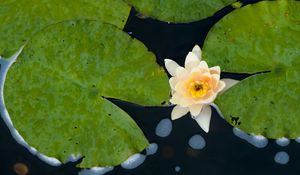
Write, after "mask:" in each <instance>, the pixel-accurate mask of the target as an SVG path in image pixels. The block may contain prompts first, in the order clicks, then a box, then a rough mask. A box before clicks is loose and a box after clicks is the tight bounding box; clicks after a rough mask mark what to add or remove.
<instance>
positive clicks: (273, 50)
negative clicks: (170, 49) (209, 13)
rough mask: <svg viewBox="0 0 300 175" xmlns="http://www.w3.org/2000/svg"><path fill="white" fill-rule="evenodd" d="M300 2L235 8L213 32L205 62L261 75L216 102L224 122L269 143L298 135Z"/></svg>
mask: <svg viewBox="0 0 300 175" xmlns="http://www.w3.org/2000/svg"><path fill="white" fill-rule="evenodd" d="M299 43H300V2H299V1H292V0H290V1H285V0H279V1H263V2H259V3H257V4H253V5H248V6H245V7H243V8H241V9H237V10H235V11H234V12H232V13H230V14H229V15H227V16H225V17H224V18H223V19H222V20H221V21H220V22H218V23H217V24H216V25H215V26H214V27H213V28H212V29H211V31H210V32H209V34H208V37H207V39H206V41H205V44H204V48H203V57H204V58H205V59H206V60H207V61H208V63H209V64H210V65H211V66H212V65H219V66H221V68H222V71H226V72H234V73H258V72H265V73H259V74H256V75H253V76H250V77H248V78H246V79H245V80H243V81H241V82H240V83H238V84H237V85H236V86H234V87H233V88H231V89H229V90H228V91H227V92H225V93H224V94H223V95H221V96H219V97H218V98H217V101H216V103H217V104H218V106H219V107H220V109H221V111H222V113H223V115H224V117H225V119H226V120H227V121H228V122H229V123H231V124H232V125H234V126H237V127H238V128H240V129H242V130H244V131H246V132H248V133H254V134H260V135H264V136H266V137H268V138H280V137H287V138H296V137H299V136H300V117H299V114H300V108H299V104H300V88H298V87H299V85H300V67H299V66H300V48H299Z"/></svg>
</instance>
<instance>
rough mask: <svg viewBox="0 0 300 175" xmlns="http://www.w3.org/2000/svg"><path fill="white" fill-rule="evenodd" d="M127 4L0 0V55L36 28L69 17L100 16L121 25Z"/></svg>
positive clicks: (12, 50) (107, 0)
mask: <svg viewBox="0 0 300 175" xmlns="http://www.w3.org/2000/svg"><path fill="white" fill-rule="evenodd" d="M129 11H130V7H129V6H128V5H127V4H126V3H124V2H123V1H122V0H113V1H111V0H76V1H70V2H68V1H62V0H43V1H40V0H30V1H28V0H18V1H16V0H2V1H1V2H0V21H1V27H0V34H1V35H0V56H2V57H5V58H9V57H10V56H11V55H12V54H13V53H15V52H16V51H17V50H19V48H20V47H21V46H22V45H23V44H24V43H25V42H26V41H27V40H28V39H29V38H30V37H31V36H32V35H33V34H34V33H36V32H38V31H39V30H41V29H42V28H44V27H46V26H47V25H49V24H54V23H58V22H61V21H65V20H71V19H90V20H101V21H104V22H107V23H110V24H114V25H116V26H118V27H120V28H123V26H124V25H125V23H126V21H127V17H128V15H129Z"/></svg>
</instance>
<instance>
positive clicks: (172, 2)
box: [125, 0, 235, 23]
mask: <svg viewBox="0 0 300 175" xmlns="http://www.w3.org/2000/svg"><path fill="white" fill-rule="evenodd" d="M125 2H128V4H130V5H132V6H134V7H135V8H136V9H137V10H138V11H139V12H141V13H143V14H144V15H147V16H151V17H153V18H155V19H158V20H161V21H166V22H173V23H188V22H193V21H197V20H200V19H204V18H207V17H209V16H212V15H213V14H214V13H215V12H217V11H218V10H220V9H222V8H223V7H225V6H227V5H230V4H231V3H233V2H235V0H159V1H158V0H143V1H141V0H125Z"/></svg>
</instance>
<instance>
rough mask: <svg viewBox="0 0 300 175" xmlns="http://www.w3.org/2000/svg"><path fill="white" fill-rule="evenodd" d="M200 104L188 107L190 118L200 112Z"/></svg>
mask: <svg viewBox="0 0 300 175" xmlns="http://www.w3.org/2000/svg"><path fill="white" fill-rule="evenodd" d="M202 106H203V105H202V104H194V105H191V106H189V109H190V112H191V115H192V116H197V115H199V113H200V112H201V109H202Z"/></svg>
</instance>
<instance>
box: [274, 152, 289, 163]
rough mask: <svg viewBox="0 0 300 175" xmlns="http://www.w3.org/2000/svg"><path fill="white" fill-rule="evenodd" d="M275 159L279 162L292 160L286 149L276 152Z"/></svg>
mask: <svg viewBox="0 0 300 175" xmlns="http://www.w3.org/2000/svg"><path fill="white" fill-rule="evenodd" d="M274 160H275V162H276V163H279V164H287V163H288V162H289V160H290V156H289V155H288V153H286V152H285V151H281V152H278V153H276V155H275V157H274Z"/></svg>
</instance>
